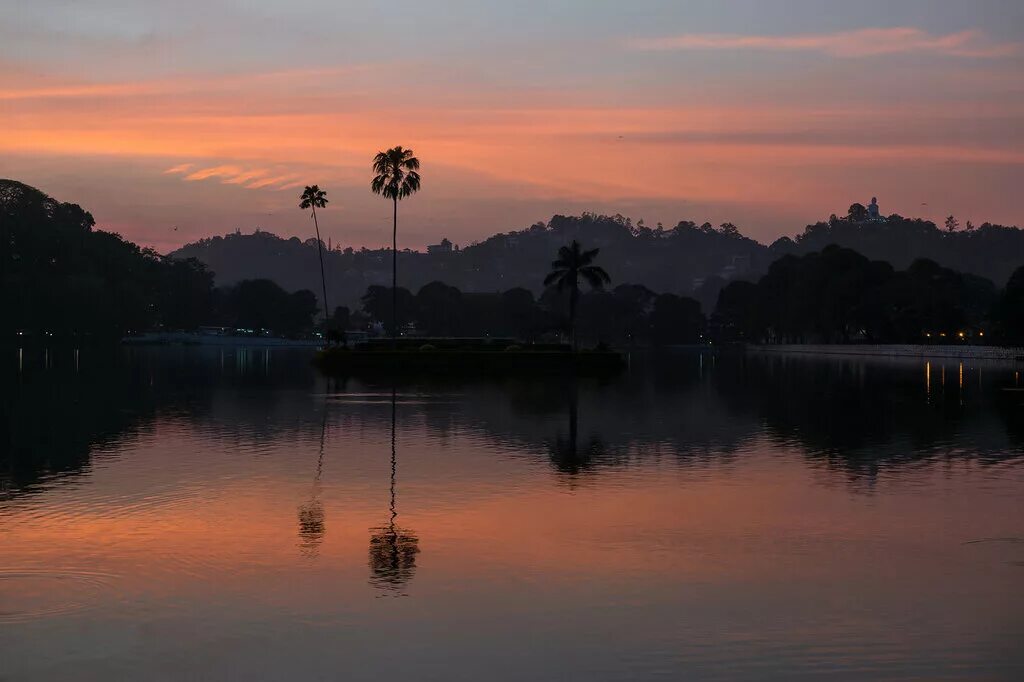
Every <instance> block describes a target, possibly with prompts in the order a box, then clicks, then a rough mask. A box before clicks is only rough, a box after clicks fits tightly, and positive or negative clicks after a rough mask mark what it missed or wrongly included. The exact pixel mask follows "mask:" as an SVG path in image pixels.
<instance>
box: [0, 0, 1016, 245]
mask: <svg viewBox="0 0 1024 682" xmlns="http://www.w3.org/2000/svg"><path fill="white" fill-rule="evenodd" d="M1022 121H1024V2H1020V0H974V1H973V2H970V3H968V2H963V1H962V0H901V1H899V2H893V1H892V0H886V1H882V0H860V1H859V2H856V3H852V2H848V1H846V0H774V1H772V2H767V1H765V0H688V1H684V0H668V1H656V0H630V1H629V2H612V1H606V0H546V1H544V2H532V1H528V0H520V1H519V2H515V3H512V2H507V1H503V2H490V1H489V0H451V1H448V2H430V3H424V2H415V1H413V0H390V1H389V2H388V3H368V2H363V3H351V2H346V1H344V0H289V1H288V2H281V1H277V0H203V2H198V1H196V2H192V1H189V2H181V3H169V2H163V1H162V0H0V177H7V178H13V179H16V180H20V181H23V182H26V183H28V184H31V185H34V186H37V187H39V188H40V189H42V190H43V191H45V192H47V193H49V194H51V195H53V196H54V197H56V198H58V199H61V200H63V201H72V202H75V203H79V204H81V205H82V206H83V207H85V208H87V209H89V210H90V211H92V213H93V215H94V216H95V218H96V221H97V226H98V227H99V228H101V229H105V230H110V231H114V232H118V233H120V234H122V235H124V236H125V237H127V238H129V239H132V240H133V241H137V242H139V243H141V244H144V245H147V246H153V247H155V248H156V249H158V250H160V251H169V250H171V249H173V248H175V247H177V246H179V245H181V244H183V243H185V242H188V241H192V240H195V239H198V238H200V237H205V236H211V235H215V234H224V233H227V232H234V231H235V230H236V229H240V230H242V231H243V232H250V231H252V230H254V229H255V228H257V227H259V228H261V229H263V230H269V231H273V232H276V233H278V234H281V235H285V236H293V235H296V236H300V237H303V238H305V237H308V236H310V235H311V234H312V226H311V225H310V224H309V222H310V221H309V220H308V217H307V216H306V215H305V214H304V213H303V212H302V211H300V210H299V209H298V197H299V194H300V193H301V191H302V188H303V186H304V185H307V184H313V183H316V184H318V185H320V187H321V188H323V189H326V190H327V192H328V198H329V199H330V205H329V207H328V209H327V210H326V211H325V212H324V213H323V215H322V216H321V223H320V224H321V230H322V232H323V233H324V234H323V236H324V239H327V238H328V237H330V238H331V240H332V243H333V244H342V245H353V246H356V247H358V246H368V247H371V248H373V247H379V246H382V245H384V244H386V243H388V242H389V241H390V230H391V226H390V218H391V210H390V206H389V205H388V204H387V203H386V202H385V200H383V199H381V198H379V197H376V196H374V195H372V194H371V193H370V191H369V180H370V161H371V159H372V157H373V155H374V154H375V153H376V152H377V151H379V150H381V149H385V148H388V147H391V146H394V145H399V144H400V145H403V146H406V147H411V148H412V149H413V150H415V152H416V154H417V156H418V157H419V158H420V161H421V162H422V174H423V188H422V190H421V192H420V193H419V194H417V195H415V196H413V197H411V198H409V199H407V200H406V201H404V202H403V203H402V205H401V207H400V211H399V221H400V222H399V246H400V247H410V248H420V247H422V246H424V245H426V244H428V243H435V242H437V241H439V240H440V239H441V238H442V237H445V236H447V237H448V238H450V239H451V240H452V241H454V242H456V243H459V244H469V243H471V242H473V241H474V240H480V239H484V238H486V237H488V236H490V235H491V234H494V233H497V232H507V231H509V230H517V229H523V228H526V227H528V226H529V225H531V224H533V223H535V222H537V221H546V220H547V219H549V218H550V217H551V216H552V215H553V214H556V213H562V214H573V213H580V212H582V211H594V212H600V213H612V214H614V213H621V214H623V215H626V216H630V217H632V218H633V219H634V220H639V219H643V220H644V221H645V222H646V224H648V225H652V226H653V225H654V224H655V223H657V222H663V223H664V224H665V225H666V226H671V225H675V224H676V223H677V222H678V221H680V220H693V221H696V222H698V223H701V222H704V221H705V220H708V221H711V222H712V223H715V224H718V223H721V222H725V221H730V222H733V223H736V224H737V225H739V227H740V229H741V230H742V231H743V232H744V233H745V234H747V235H749V236H752V237H754V238H756V239H759V240H761V241H765V242H770V241H771V240H773V239H775V238H776V237H778V236H781V235H784V234H787V235H792V234H796V233H798V232H800V231H802V229H803V226H804V225H806V224H808V223H813V222H815V221H817V220H819V219H824V218H827V217H828V215H829V214H830V213H840V214H842V213H845V209H846V207H848V206H849V205H850V204H851V203H853V202H854V201H860V202H862V203H867V202H868V201H869V200H870V198H871V197H872V196H878V198H879V203H880V205H881V208H882V211H883V213H892V212H896V213H900V214H902V215H908V216H921V217H925V218H930V219H933V220H936V221H939V222H941V221H942V220H943V219H944V217H945V216H946V215H949V214H955V215H956V216H957V217H958V218H959V219H960V222H961V223H963V222H966V221H967V220H971V221H973V222H974V223H976V224H980V223H982V222H985V221H991V222H998V223H1003V224H1019V225H1024V203H1022V200H1021V192H1020V187H1021V186H1022V184H1024V124H1022Z"/></svg>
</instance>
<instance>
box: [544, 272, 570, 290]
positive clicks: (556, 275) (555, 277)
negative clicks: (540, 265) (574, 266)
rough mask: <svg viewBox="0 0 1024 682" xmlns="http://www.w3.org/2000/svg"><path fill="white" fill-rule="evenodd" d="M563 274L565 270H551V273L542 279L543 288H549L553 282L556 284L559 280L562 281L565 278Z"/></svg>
mask: <svg viewBox="0 0 1024 682" xmlns="http://www.w3.org/2000/svg"><path fill="white" fill-rule="evenodd" d="M565 274H566V271H565V270H553V271H552V272H551V273H549V274H548V276H547V277H545V278H544V286H546V287H549V286H551V285H552V284H554V283H555V282H557V281H559V280H560V279H562V278H563V277H564V276H565Z"/></svg>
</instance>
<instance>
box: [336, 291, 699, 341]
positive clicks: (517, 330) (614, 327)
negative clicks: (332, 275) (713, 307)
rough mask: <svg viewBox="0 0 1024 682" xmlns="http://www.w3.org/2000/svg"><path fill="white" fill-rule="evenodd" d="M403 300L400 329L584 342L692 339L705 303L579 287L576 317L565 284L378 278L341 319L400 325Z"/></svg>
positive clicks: (338, 315) (342, 311)
mask: <svg viewBox="0 0 1024 682" xmlns="http://www.w3.org/2000/svg"><path fill="white" fill-rule="evenodd" d="M393 297H394V298H395V299H397V301H398V306H397V310H398V319H397V326H398V328H399V329H403V328H404V329H412V330H415V333H416V334H417V335H423V336H445V337H485V336H491V337H509V338H517V339H521V340H523V341H526V342H535V341H545V340H548V341H554V340H557V339H558V338H560V337H567V338H569V337H572V336H573V334H572V329H573V327H575V331H576V334H575V336H576V337H577V339H578V340H579V343H581V344H584V345H597V344H602V343H603V344H607V345H615V346H627V345H631V344H641V345H647V344H653V345H661V344H692V343H698V342H699V341H700V339H701V334H702V333H703V330H704V315H703V314H702V313H701V311H700V304H699V303H697V301H695V300H693V299H692V298H687V297H685V296H676V295H675V294H657V293H655V292H653V291H651V290H650V289H648V288H647V287H645V286H642V285H638V284H620V285H619V286H616V287H615V288H613V289H609V290H605V289H595V290H591V291H587V292H580V294H579V298H578V301H577V309H576V315H575V324H573V319H572V318H571V314H570V297H571V293H570V291H569V290H568V289H565V290H563V291H561V292H559V291H558V289H557V288H556V287H551V288H549V289H547V290H546V291H545V292H544V294H542V295H541V296H540V297H535V296H534V294H533V292H532V291H530V290H528V289H524V288H521V287H517V288H514V289H509V290H507V291H503V292H499V293H486V294H484V293H467V292H462V291H460V290H459V289H457V288H456V287H453V286H450V285H448V284H445V283H443V282H431V283H429V284H426V285H424V286H423V287H421V288H420V290H419V291H418V292H416V293H415V294H414V293H412V292H411V291H409V290H408V289H405V288H403V287H399V288H398V289H397V291H393V290H392V289H391V288H390V287H384V286H378V285H374V286H371V287H369V288H368V289H367V291H366V294H365V295H364V296H363V298H362V302H361V306H360V308H359V309H358V310H357V311H349V309H348V308H347V307H341V308H339V309H338V310H337V311H336V312H335V320H337V321H338V322H339V323H340V322H341V321H343V320H347V321H348V328H350V329H355V328H360V327H365V326H367V325H372V324H373V323H374V322H377V323H380V325H381V326H382V328H383V329H389V328H391V326H392V325H394V324H395V319H394V318H393V317H392V313H391V311H392V298H393Z"/></svg>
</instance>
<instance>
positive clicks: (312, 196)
mask: <svg viewBox="0 0 1024 682" xmlns="http://www.w3.org/2000/svg"><path fill="white" fill-rule="evenodd" d="M300 199H301V201H300V202H299V208H301V209H303V210H305V209H307V208H308V209H310V210H311V211H312V218H313V226H314V227H315V228H316V251H317V254H318V255H319V256H320V286H321V288H322V290H323V294H324V324H325V325H326V323H327V310H328V308H327V278H326V277H325V276H324V249H323V240H321V239H320V224H319V223H318V222H317V219H316V209H318V208H326V207H327V192H325V191H323V190H322V189H320V188H319V187H318V186H317V185H312V186H307V187H306V189H304V190H303V191H302V197H300Z"/></svg>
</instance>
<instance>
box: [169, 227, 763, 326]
mask: <svg viewBox="0 0 1024 682" xmlns="http://www.w3.org/2000/svg"><path fill="white" fill-rule="evenodd" d="M573 239H577V240H579V241H580V242H581V243H582V244H583V245H584V246H586V247H587V248H595V247H599V248H601V255H600V256H599V260H600V263H601V265H602V266H603V267H604V268H605V269H606V270H607V271H608V272H609V273H610V274H611V276H612V279H613V282H614V283H615V284H621V283H625V282H633V283H642V284H644V285H646V286H648V287H649V288H651V289H653V290H654V291H658V292H672V293H686V294H690V293H693V292H694V291H695V290H703V292H704V293H706V294H707V297H706V298H707V302H708V304H709V305H713V304H714V300H715V298H716V297H717V295H718V289H720V288H721V286H722V285H723V284H724V283H725V282H726V281H727V280H728V279H730V278H733V277H740V276H747V275H749V274H752V273H756V272H759V271H763V270H764V269H766V268H767V266H768V265H769V263H770V260H771V258H772V256H771V254H770V253H769V251H768V249H767V248H766V247H765V246H763V245H762V244H759V243H757V242H756V241H754V240H752V239H748V238H746V237H744V236H742V235H741V234H739V232H738V231H737V230H736V229H735V228H734V227H732V226H730V225H727V226H725V227H724V228H719V229H716V228H714V227H712V226H711V225H709V224H708V225H704V226H697V225H695V224H693V223H685V222H684V223H680V224H679V225H677V226H676V227H675V228H672V229H668V230H665V229H662V228H661V227H660V226H659V227H658V228H653V229H652V228H648V227H645V226H644V225H643V224H642V223H641V224H639V225H634V224H633V223H632V221H630V220H629V219H627V218H624V217H622V216H599V215H593V214H584V215H582V216H555V217H553V218H552V219H551V221H550V222H549V223H547V224H543V223H538V224H536V225H533V226H531V227H529V228H527V229H525V230H522V231H519V232H509V233H506V234H496V235H494V236H492V237H490V238H488V239H486V240H484V241H483V242H480V243H478V244H474V245H472V246H469V247H466V248H464V249H461V250H455V249H451V250H448V251H440V250H436V249H435V250H434V252H432V253H422V252H415V251H403V252H401V253H400V254H399V259H398V260H399V263H398V268H399V270H398V278H399V286H402V287H406V288H408V289H410V290H412V291H413V292H415V291H417V290H418V289H419V288H420V287H422V286H423V285H424V284H428V283H429V282H432V281H437V280H440V281H443V282H445V283H447V284H450V285H452V286H455V287H457V288H459V289H460V290H462V291H464V292H467V293H469V292H478V293H479V292H494V291H506V290H508V289H512V288H514V287H523V288H526V289H529V290H531V291H533V292H534V293H535V294H540V293H541V290H542V289H543V286H542V282H543V280H544V276H545V275H546V274H547V273H548V271H549V269H550V268H549V266H550V264H551V261H552V260H553V258H554V256H555V254H556V252H557V250H558V247H560V246H563V245H565V244H567V243H568V242H570V241H572V240H573ZM170 255H171V256H173V257H176V258H177V257H188V258H196V259H198V260H200V261H201V262H203V263H205V264H206V265H207V266H208V267H209V268H210V269H211V270H212V271H213V272H214V273H215V275H216V278H217V283H218V285H222V284H230V283H232V282H236V281H239V280H242V279H251V278H254V277H267V278H270V279H273V280H275V281H276V282H278V283H279V284H281V285H282V286H283V287H285V288H286V289H298V288H310V287H314V286H316V287H319V275H320V272H319V266H318V265H317V254H316V240H315V239H308V240H306V241H304V242H303V241H301V240H299V239H298V238H295V237H293V238H291V239H282V238H280V237H278V236H276V235H274V234H271V233H267V232H256V233H254V234H247V235H243V234H240V233H235V234H229V235H226V236H224V237H213V238H210V239H203V240H200V241H198V242H195V243H193V244H188V245H186V246H184V247H182V248H181V249H179V250H177V251H175V252H174V253H172V254H170ZM325 268H326V271H327V280H328V296H329V298H330V299H331V304H332V305H334V304H335V302H337V303H338V304H344V305H349V306H355V305H356V304H357V302H358V300H359V298H360V297H361V296H362V295H363V293H365V291H366V289H367V287H368V286H370V285H372V284H380V285H390V283H391V255H390V251H389V250H385V249H378V250H368V249H360V250H353V249H351V248H348V249H341V248H340V247H338V248H335V249H334V250H332V251H331V252H330V253H329V254H327V255H326V257H325Z"/></svg>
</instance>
